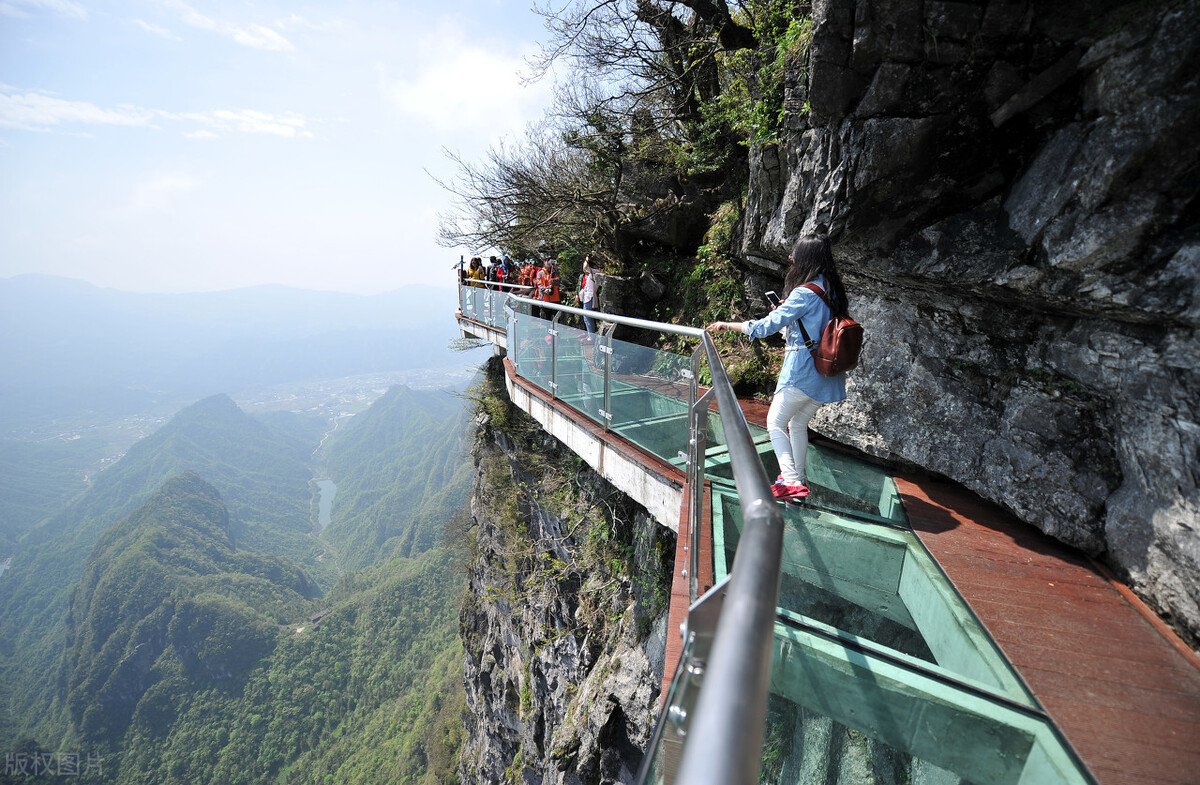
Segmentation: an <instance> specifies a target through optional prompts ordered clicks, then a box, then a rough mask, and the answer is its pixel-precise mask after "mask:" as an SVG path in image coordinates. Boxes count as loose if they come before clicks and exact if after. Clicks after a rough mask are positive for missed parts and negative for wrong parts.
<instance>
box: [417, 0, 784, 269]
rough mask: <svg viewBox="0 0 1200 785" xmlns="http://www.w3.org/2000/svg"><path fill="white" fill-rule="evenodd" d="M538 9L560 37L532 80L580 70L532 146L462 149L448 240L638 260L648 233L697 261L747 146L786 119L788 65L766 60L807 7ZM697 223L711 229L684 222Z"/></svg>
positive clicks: (633, 3)
mask: <svg viewBox="0 0 1200 785" xmlns="http://www.w3.org/2000/svg"><path fill="white" fill-rule="evenodd" d="M538 10H539V12H540V13H542V15H543V16H544V17H545V18H546V23H547V28H548V30H549V31H550V39H549V41H548V43H547V44H546V45H545V47H544V48H543V51H542V54H541V56H540V57H539V58H537V59H536V60H535V61H534V63H533V68H534V70H533V75H532V76H533V78H541V77H544V76H545V75H546V74H548V73H549V71H550V69H551V67H552V66H555V65H559V66H563V67H565V68H566V69H567V76H566V78H565V79H564V80H563V81H562V82H560V84H559V85H558V86H557V92H556V101H555V104H554V106H553V108H552V110H551V112H550V114H549V116H548V117H547V118H546V120H545V121H544V122H543V123H541V124H539V125H537V126H535V127H532V128H531V129H530V130H529V131H528V133H527V136H526V138H525V140H524V141H523V143H521V144H519V145H517V146H516V147H514V148H505V147H500V148H498V149H495V148H494V149H493V150H491V151H490V152H489V154H488V156H487V157H486V159H485V160H484V161H482V162H480V163H473V162H468V161H465V160H463V159H462V158H460V157H457V156H453V155H452V156H451V158H452V160H453V161H454V162H455V163H456V164H457V165H458V168H459V175H458V177H457V178H456V179H455V180H454V181H453V182H443V183H442V184H443V185H444V186H445V187H446V188H447V189H448V190H449V191H450V192H451V193H452V194H453V196H454V197H455V203H454V206H453V208H452V210H451V211H450V212H449V213H447V214H443V216H442V223H441V227H440V232H439V235H440V237H439V240H440V242H441V243H442V244H443V245H446V246H459V245H461V246H468V247H476V248H479V247H487V246H499V247H504V248H507V249H509V250H513V251H516V252H518V253H521V252H532V253H538V254H546V253H557V252H560V251H564V250H578V249H580V248H586V249H588V250H589V251H593V252H594V251H597V250H598V251H600V252H601V254H602V255H603V256H607V257H609V258H610V259H613V260H617V261H618V262H622V263H627V262H629V261H632V259H633V257H634V256H635V255H636V254H637V253H638V251H637V249H638V248H639V247H640V244H641V243H644V242H646V241H647V240H649V241H650V242H651V244H652V245H659V246H661V245H666V246H668V247H669V248H671V249H672V250H673V251H674V252H676V253H680V254H683V255H684V256H690V255H691V254H692V253H694V252H695V248H696V246H697V245H699V243H700V239H701V237H702V236H703V234H704V229H705V228H706V227H705V226H702V225H700V224H702V223H703V222H704V220H705V219H704V216H706V215H708V214H709V213H711V212H712V211H713V210H714V209H715V208H716V206H717V205H718V204H719V203H721V202H723V201H727V200H728V199H729V198H730V197H731V195H732V193H731V191H732V190H736V185H737V183H740V182H741V181H742V179H743V178H744V176H745V156H746V151H745V144H746V143H747V142H749V141H750V140H751V139H752V138H758V137H762V136H764V135H763V134H761V133H759V132H758V131H757V130H756V129H757V127H758V126H759V125H764V126H767V125H770V124H771V123H770V120H771V118H777V116H778V114H779V111H778V110H779V106H776V104H779V105H780V106H781V105H782V90H781V86H780V85H781V77H779V76H778V73H779V72H781V69H779V68H778V67H774V70H769V69H768V70H767V71H764V68H765V66H764V64H772V65H773V66H774V64H777V63H778V62H779V61H780V59H781V58H782V57H783V56H784V54H781V53H784V52H786V51H789V50H790V46H791V45H790V44H787V45H786V46H784V47H783V48H781V46H780V42H781V41H784V39H785V38H787V36H785V35H784V33H785V32H786V31H788V29H789V24H790V23H791V21H792V20H793V19H794V11H795V4H794V3H785V2H779V1H778V0H751V1H749V2H737V3H734V4H732V6H731V4H728V3H726V2H724V1H723V0H718V1H717V2H701V1H700V0H696V1H695V2H654V1H653V0H630V2H617V1H615V0H605V1H603V2H602V1H600V0H586V1H584V0H577V1H575V2H567V3H564V4H558V5H554V6H550V5H547V6H543V7H541V8H539V9H538ZM792 37H793V38H794V37H795V36H792ZM760 73H768V75H774V76H773V79H774V81H771V80H769V79H763V78H760V77H759V75H760ZM768 82H770V84H768ZM763 85H766V87H763ZM766 88H771V89H766ZM764 97H765V98H766V103H767V104H770V106H767V107H765V108H764V106H763V104H764ZM762 118H767V120H766V121H764V120H762ZM776 125H777V123H776ZM766 136H769V133H768V134H766ZM731 184H732V186H733V188H731V187H730V186H731ZM681 210H683V211H686V212H690V215H685V216H684V217H683V218H682V219H680V216H679V212H680V211H681ZM689 225H697V226H698V228H694V227H693V228H691V229H687V228H685V229H684V230H682V231H679V230H678V227H680V226H684V227H687V226H689ZM668 227H674V228H668Z"/></svg>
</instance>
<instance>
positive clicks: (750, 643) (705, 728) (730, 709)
mask: <svg viewBox="0 0 1200 785" xmlns="http://www.w3.org/2000/svg"><path fill="white" fill-rule="evenodd" d="M703 341H704V350H705V353H706V354H707V355H708V367H709V371H710V373H711V374H712V385H713V389H715V390H716V395H717V407H718V408H719V409H720V411H721V414H722V415H723V421H724V425H725V439H726V442H727V443H728V445H729V457H730V462H731V464H732V468H733V477H734V482H735V484H736V485H737V491H738V498H739V500H740V502H741V507H742V519H743V521H744V524H743V529H742V535H741V539H740V540H739V542H738V549H737V554H736V555H735V556H734V562H733V568H732V569H731V570H730V580H729V585H728V589H727V590H726V593H725V602H724V607H723V610H722V612H721V620H720V621H719V622H718V624H717V631H716V635H715V637H714V639H713V645H712V653H711V654H710V656H709V661H708V663H707V664H706V665H705V666H704V669H705V674H704V684H703V686H702V687H701V689H700V694H699V696H698V697H697V701H696V709H695V718H694V719H693V720H692V722H691V725H690V727H689V728H688V734H687V735H688V738H687V742H686V744H685V745H684V748H683V760H682V762H681V763H680V767H679V773H678V776H677V777H676V781H677V782H681V783H689V785H690V783H753V782H757V781H758V771H759V765H760V762H761V750H762V737H763V728H764V727H765V724H766V715H767V694H768V691H769V687H770V678H771V652H772V649H773V642H774V636H775V607H776V605H777V604H778V601H779V574H780V568H781V566H782V550H783V528H784V525H783V513H782V512H781V511H780V509H779V505H778V503H777V502H776V501H775V498H774V496H773V495H772V493H771V486H770V484H769V482H768V480H767V471H766V469H765V468H764V467H763V464H762V461H761V459H760V458H759V456H758V451H757V450H756V449H755V447H754V439H753V438H752V437H751V435H750V427H749V425H748V424H747V423H746V417H745V414H744V413H743V412H742V408H741V406H740V405H739V404H738V401H737V396H736V395H735V394H734V392H733V387H732V385H730V383H729V377H728V375H727V374H726V373H725V366H724V365H723V364H722V363H721V357H720V355H719V354H718V353H717V347H716V344H714V343H713V340H712V337H711V336H709V335H708V334H707V333H705V334H704V337H703ZM735 413H736V414H735Z"/></svg>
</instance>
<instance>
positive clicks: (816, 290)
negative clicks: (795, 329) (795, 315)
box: [796, 283, 833, 352]
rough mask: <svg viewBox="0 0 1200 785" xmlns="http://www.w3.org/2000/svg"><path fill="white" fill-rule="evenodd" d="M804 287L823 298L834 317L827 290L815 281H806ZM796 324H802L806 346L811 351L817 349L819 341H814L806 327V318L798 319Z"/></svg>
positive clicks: (801, 329)
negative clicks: (826, 294) (826, 293)
mask: <svg viewBox="0 0 1200 785" xmlns="http://www.w3.org/2000/svg"><path fill="white" fill-rule="evenodd" d="M804 288H805V289H808V290H809V291H811V292H812V293H813V294H815V295H816V296H817V297H820V298H821V302H823V303H825V307H826V308H828V309H829V313H830V316H831V318H832V314H833V306H832V305H830V304H829V298H828V297H826V296H825V290H824V289H822V288H821V287H820V286H817V285H816V284H815V283H806V284H804ZM796 324H798V325H800V334H801V335H802V336H804V348H805V349H808V350H809V351H810V352H812V351H816V348H817V342H816V341H814V340H813V339H812V336H811V335H809V334H808V330H806V329H804V320H803V319H797V320H796Z"/></svg>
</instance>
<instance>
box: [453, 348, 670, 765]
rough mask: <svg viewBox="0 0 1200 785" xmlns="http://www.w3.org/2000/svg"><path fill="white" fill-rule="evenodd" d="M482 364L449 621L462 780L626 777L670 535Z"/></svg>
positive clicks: (657, 629) (653, 663) (665, 592)
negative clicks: (461, 581) (456, 611)
mask: <svg viewBox="0 0 1200 785" xmlns="http://www.w3.org/2000/svg"><path fill="white" fill-rule="evenodd" d="M497 372H498V364H496V363H495V362H493V363H492V364H491V374H490V377H489V378H490V387H489V392H488V393H487V394H486V395H485V396H484V397H483V399H482V404H481V407H480V415H479V430H478V437H477V441H476V444H475V448H474V458H475V466H476V481H475V487H474V492H473V495H472V499H471V515H472V517H473V518H474V522H475V524H476V526H475V529H474V532H475V541H474V549H473V555H472V558H471V562H470V568H469V576H470V577H469V580H470V586H469V589H468V592H467V594H466V597H465V599H464V604H463V609H462V614H461V633H462V639H463V643H464V649H465V653H466V672H465V683H466V687H467V705H468V709H469V712H468V720H467V723H468V727H467V731H468V733H467V740H466V742H465V744H464V750H463V753H462V756H461V758H460V768H461V772H460V773H461V779H462V781H463V782H494V783H495V782H509V783H527V784H528V785H533V784H534V783H544V784H545V785H551V783H553V784H554V785H584V784H586V785H598V784H599V783H616V782H621V783H628V782H632V781H633V778H634V775H635V774H636V773H637V767H638V765H639V764H640V762H641V758H642V751H643V750H644V749H645V748H646V745H647V742H648V741H649V736H650V732H651V730H652V729H653V722H654V719H655V717H656V715H657V712H658V703H659V701H658V693H659V689H658V682H659V679H660V677H661V674H662V668H663V659H664V653H665V637H664V635H665V614H666V605H667V598H668V596H669V592H670V586H669V583H667V581H669V574H670V561H671V559H672V557H673V554H674V535H673V534H672V533H671V532H670V531H669V530H666V529H664V528H662V527H660V526H658V525H657V524H656V523H655V522H654V521H653V519H651V518H650V517H649V516H648V515H647V514H646V512H645V511H644V510H643V509H641V508H639V507H638V506H637V505H635V504H633V503H632V502H630V501H629V500H628V498H627V497H625V496H624V495H623V494H621V493H620V492H619V491H617V490H616V489H615V488H612V487H611V486H610V485H608V483H607V482H606V481H604V480H603V479H602V478H600V477H599V476H598V475H596V474H595V473H594V472H592V471H591V470H589V469H588V468H587V467H586V466H581V465H580V462H579V459H578V458H576V457H575V456H574V454H573V453H571V452H570V451H569V450H567V449H566V448H564V447H562V446H561V445H559V444H558V443H557V442H556V441H555V440H554V439H553V438H552V437H550V436H547V435H546V434H545V433H544V432H543V431H541V430H540V427H539V426H538V425H537V423H536V422H534V421H533V420H531V419H528V418H527V417H526V416H525V415H524V414H523V413H521V412H519V411H515V410H514V409H512V407H511V406H510V404H509V403H508V400H507V397H506V396H505V394H504V391H503V382H502V381H501V380H500V379H499V378H498V376H497Z"/></svg>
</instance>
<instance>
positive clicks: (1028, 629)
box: [896, 476, 1200, 785]
mask: <svg viewBox="0 0 1200 785" xmlns="http://www.w3.org/2000/svg"><path fill="white" fill-rule="evenodd" d="M896 484H897V486H898V487H899V489H900V494H901V497H902V498H903V501H904V508H905V511H906V512H907V513H908V516H909V521H910V523H911V524H912V527H913V530H914V531H915V532H916V534H917V536H918V537H919V538H920V539H921V541H922V542H923V543H924V544H925V547H926V548H927V549H928V550H929V552H930V553H931V554H932V555H933V557H934V558H935V559H936V560H937V562H938V564H939V565H941V567H942V569H943V570H944V571H945V573H946V575H947V576H948V577H949V578H950V581H951V582H952V583H953V584H954V586H955V587H956V588H957V589H958V591H959V593H960V594H961V595H962V596H963V598H964V599H965V600H966V601H967V604H968V605H970V606H971V609H972V610H973V611H974V612H975V614H976V616H978V617H979V620H980V621H981V622H982V623H983V625H984V627H985V628H986V629H987V631H988V632H989V633H990V634H991V636H992V638H993V639H994V640H995V641H996V643H997V644H998V645H999V646H1000V648H1001V650H1002V651H1003V652H1004V654H1005V656H1006V657H1007V658H1008V659H1009V661H1010V662H1011V663H1012V664H1013V666H1014V667H1015V668H1016V669H1017V672H1018V673H1019V674H1020V675H1021V678H1022V679H1024V680H1025V683H1026V684H1027V685H1028V686H1029V688H1030V690H1032V692H1033V694H1034V696H1035V697H1036V698H1037V700H1038V701H1039V702H1040V703H1041V705H1042V707H1043V708H1044V709H1045V710H1046V712H1047V713H1048V714H1049V715H1050V717H1051V718H1053V720H1054V722H1055V724H1057V725H1058V727H1059V728H1060V729H1061V730H1062V732H1063V735H1065V736H1066V738H1067V740H1068V741H1069V742H1070V743H1071V745H1072V746H1073V747H1074V748H1075V751H1076V752H1077V753H1078V754H1079V756H1080V758H1081V759H1082V760H1083V761H1084V764H1085V765H1086V766H1087V767H1088V769H1089V770H1090V771H1091V772H1092V775H1093V776H1094V777H1095V778H1096V780H1097V781H1098V782H1099V783H1102V785H1108V783H1112V785H1128V784H1129V783H1151V784H1154V785H1157V784H1158V783H1162V784H1163V785H1166V784H1167V783H1176V784H1178V785H1185V783H1186V784H1188V785H1195V783H1198V782H1200V659H1198V658H1197V657H1196V655H1195V653H1194V652H1191V651H1190V650H1189V649H1188V648H1187V646H1186V645H1185V644H1183V643H1182V641H1180V640H1179V639H1178V637H1177V636H1175V635H1174V633H1172V632H1171V631H1170V630H1169V629H1168V628H1167V627H1166V626H1165V625H1164V624H1163V623H1162V622H1161V621H1160V620H1159V619H1158V618H1157V617H1156V616H1154V615H1153V613H1152V612H1150V611H1149V609H1147V608H1145V606H1144V605H1143V604H1142V603H1141V602H1140V601H1138V600H1137V598H1136V597H1133V595H1132V594H1131V593H1130V592H1129V591H1128V590H1127V589H1125V588H1124V587H1122V586H1120V585H1119V584H1117V583H1116V582H1115V581H1113V580H1112V579H1110V578H1109V576H1107V575H1106V574H1105V572H1104V571H1103V570H1102V569H1101V568H1099V567H1098V566H1097V565H1095V564H1094V563H1093V562H1092V561H1091V560H1089V559H1088V558H1087V557H1085V556H1084V555H1082V554H1080V553H1079V552H1078V551H1075V550H1073V549H1071V548H1069V547H1067V546H1065V545H1063V544H1061V543H1059V542H1057V541H1056V540H1054V539H1052V538H1051V537H1048V536H1046V535H1044V534H1042V533H1041V532H1040V531H1038V530H1037V529H1035V528H1034V527H1032V526H1030V525H1028V524H1024V523H1022V522H1020V521H1019V520H1017V519H1016V518H1015V517H1013V516H1012V515H1010V514H1009V513H1007V512H1005V511H1003V510H1001V509H1000V508H999V507H996V506H994V505H991V504H989V503H987V502H985V501H983V500H982V499H980V498H978V497H977V496H975V495H974V494H971V493H970V492H969V491H967V490H965V489H963V488H960V487H958V486H955V485H952V484H950V483H948V482H944V481H938V480H932V479H927V478H917V477H901V476H897V477H896Z"/></svg>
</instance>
